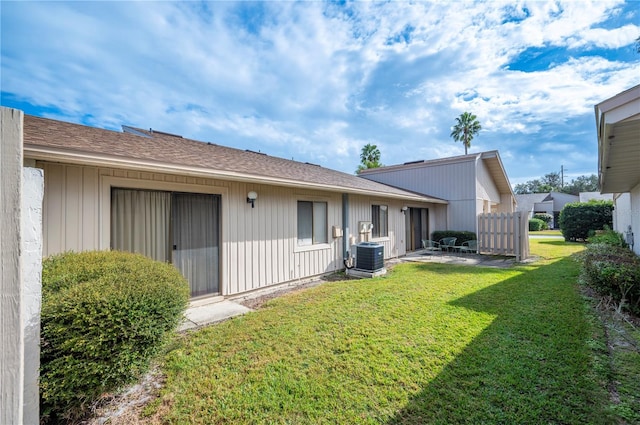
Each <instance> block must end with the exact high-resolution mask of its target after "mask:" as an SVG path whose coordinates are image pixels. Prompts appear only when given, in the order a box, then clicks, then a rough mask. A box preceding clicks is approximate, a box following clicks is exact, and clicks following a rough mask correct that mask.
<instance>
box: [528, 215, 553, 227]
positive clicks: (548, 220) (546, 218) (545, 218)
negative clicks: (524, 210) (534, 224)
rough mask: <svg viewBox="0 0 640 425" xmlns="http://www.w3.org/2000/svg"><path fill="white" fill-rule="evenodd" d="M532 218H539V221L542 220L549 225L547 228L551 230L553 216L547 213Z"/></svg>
mask: <svg viewBox="0 0 640 425" xmlns="http://www.w3.org/2000/svg"><path fill="white" fill-rule="evenodd" d="M532 218H537V219H538V220H542V221H544V222H545V223H546V224H547V228H549V223H551V220H553V215H551V214H547V213H536V214H534V215H533V217H532Z"/></svg>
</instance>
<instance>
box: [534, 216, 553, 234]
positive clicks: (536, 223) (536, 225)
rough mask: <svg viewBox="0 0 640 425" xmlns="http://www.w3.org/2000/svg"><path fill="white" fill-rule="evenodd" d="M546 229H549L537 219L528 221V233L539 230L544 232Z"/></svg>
mask: <svg viewBox="0 0 640 425" xmlns="http://www.w3.org/2000/svg"><path fill="white" fill-rule="evenodd" d="M548 228H549V226H547V223H545V222H544V221H542V220H540V219H539V218H531V219H529V231H530V232H538V231H540V230H546V229H548Z"/></svg>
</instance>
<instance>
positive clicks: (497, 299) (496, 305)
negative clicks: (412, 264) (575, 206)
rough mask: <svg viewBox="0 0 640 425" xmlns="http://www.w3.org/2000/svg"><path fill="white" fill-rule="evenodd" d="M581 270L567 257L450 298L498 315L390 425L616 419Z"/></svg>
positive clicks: (461, 305) (465, 306)
mask: <svg viewBox="0 0 640 425" xmlns="http://www.w3.org/2000/svg"><path fill="white" fill-rule="evenodd" d="M540 243H542V242H540ZM550 243H552V244H556V242H550ZM558 243H559V244H565V242H564V241H562V242H558ZM431 266H432V265H430V267H429V270H430V271H434V269H433V268H432V267H431ZM459 269H460V268H456V272H460V270H459ZM437 272H439V273H447V272H448V271H447V270H446V268H442V269H440V270H437ZM472 272H473V273H474V274H477V273H483V270H482V268H473V270H472ZM492 272H493V273H495V270H492ZM576 275H577V267H576V264H575V261H574V260H573V259H572V258H570V257H567V258H564V259H562V260H559V261H556V262H554V263H551V264H546V265H543V266H540V267H537V268H530V269H527V270H525V271H524V272H523V273H522V274H519V275H517V276H515V277H512V278H509V279H506V280H504V281H502V282H500V283H497V284H495V285H492V286H489V287H487V288H485V289H482V290H480V291H476V292H474V293H472V294H469V295H466V296H464V297H462V298H459V299H457V300H455V301H453V302H451V303H450V304H451V305H452V306H455V307H459V308H463V309H469V310H473V311H478V312H483V313H490V314H492V315H495V319H494V320H493V322H492V323H491V324H490V325H489V326H488V327H487V328H485V329H484V330H483V331H482V332H481V333H480V334H479V335H478V336H477V337H476V338H474V339H473V341H472V342H471V343H470V344H469V345H467V346H466V347H465V348H464V349H463V351H462V352H461V353H460V354H459V355H457V356H456V358H455V359H454V360H453V361H452V362H450V363H448V364H447V365H446V366H445V367H444V368H443V369H442V371H441V372H440V373H439V374H438V376H437V377H435V378H434V379H433V380H431V381H430V382H429V384H428V385H427V386H426V387H425V388H423V389H422V390H421V391H420V392H419V393H417V394H415V395H414V396H413V397H412V399H411V400H410V401H409V402H408V403H407V405H406V406H405V407H404V408H403V409H402V410H401V411H399V412H398V413H397V414H396V415H395V416H394V417H393V418H392V419H391V420H390V421H388V423H389V424H450V423H461V424H462V423H470V424H477V423H484V424H486V423H492V424H493V423H495V424H510V423H518V424H538V423H563V424H585V423H590V424H598V423H612V422H613V421H612V419H611V417H610V416H608V414H607V412H606V411H605V406H606V405H607V397H608V394H607V392H606V388H605V386H604V385H603V384H602V381H603V379H604V378H603V376H601V375H602V374H603V372H602V370H600V372H597V371H598V369H597V368H596V369H594V351H593V350H592V349H591V348H589V343H588V341H590V339H591V338H593V337H594V335H593V332H594V326H593V325H592V324H591V322H590V321H589V320H585V314H587V313H586V312H585V304H584V302H583V300H582V299H581V298H580V296H579V295H578V294H577V291H576V290H575V281H576ZM594 370H596V372H594Z"/></svg>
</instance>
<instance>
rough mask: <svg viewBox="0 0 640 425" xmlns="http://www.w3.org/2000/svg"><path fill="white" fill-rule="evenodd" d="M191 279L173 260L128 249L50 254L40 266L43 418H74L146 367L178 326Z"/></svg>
mask: <svg viewBox="0 0 640 425" xmlns="http://www.w3.org/2000/svg"><path fill="white" fill-rule="evenodd" d="M188 298H189V286H188V283H187V281H186V279H185V278H184V277H183V276H182V275H181V274H180V272H179V271H178V270H177V269H176V268H175V267H173V266H172V265H170V264H166V263H160V262H157V261H153V260H151V259H149V258H147V257H144V256H142V255H138V254H131V253H126V252H116V251H113V252H109V251H93V252H82V253H72V252H69V253H65V254H61V255H57V256H53V257H49V258H47V259H45V260H44V262H43V270H42V315H41V317H42V333H41V335H42V341H41V343H42V349H41V373H40V398H41V414H42V417H43V421H44V422H47V421H52V422H59V421H62V420H67V419H70V418H76V417H78V416H79V415H81V413H82V409H83V408H84V407H86V405H87V404H88V403H90V402H91V401H93V400H95V399H96V398H97V397H99V396H100V395H101V394H103V393H105V392H110V391H114V390H116V389H118V388H119V387H121V386H123V385H125V384H127V383H130V382H132V381H133V380H134V379H136V378H137V377H138V376H139V375H140V374H141V373H142V372H144V371H145V370H146V369H147V367H148V365H149V361H150V360H151V358H152V356H153V355H154V354H156V353H157V352H158V351H159V349H160V348H161V347H162V345H163V343H164V342H166V340H167V336H168V335H170V331H172V330H173V329H175V327H176V325H177V324H178V322H179V320H180V319H181V316H182V313H183V311H184V309H185V308H186V305H187V302H188Z"/></svg>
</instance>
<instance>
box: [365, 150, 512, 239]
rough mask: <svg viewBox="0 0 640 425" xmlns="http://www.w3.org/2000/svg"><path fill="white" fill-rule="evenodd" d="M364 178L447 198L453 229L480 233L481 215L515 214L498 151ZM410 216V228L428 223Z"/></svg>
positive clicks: (385, 169) (418, 164) (403, 167)
mask: <svg viewBox="0 0 640 425" xmlns="http://www.w3.org/2000/svg"><path fill="white" fill-rule="evenodd" d="M360 176H361V177H364V178H365V179H369V180H373V181H376V182H379V183H384V184H388V185H390V186H394V187H399V188H402V189H405V190H409V191H411V192H415V193H420V194H423V195H427V194H429V196H435V197H438V198H441V199H445V200H446V201H447V202H448V203H449V207H448V209H447V210H446V212H447V215H446V226H445V227H446V228H447V229H449V230H466V231H471V232H475V233H477V231H478V214H482V213H503V212H504V213H511V212H514V211H515V206H516V201H515V196H514V194H513V190H512V189H511V184H509V179H508V177H507V174H506V172H505V170H504V167H503V165H502V161H501V159H500V155H499V154H498V151H489V152H481V153H477V154H470V155H462V156H456V157H451V158H443V159H436V160H430V161H414V162H407V163H405V164H401V165H392V166H387V167H380V168H373V169H369V170H364V171H363V172H362V173H360ZM407 217H408V218H407V226H406V227H407V229H416V228H420V226H419V223H420V222H421V221H422V222H424V218H421V217H420V214H419V213H417V212H414V211H413V210H412V211H410V214H408V215H407ZM430 229H431V227H430ZM429 234H430V233H429ZM407 239H408V238H407ZM414 248H415V247H414Z"/></svg>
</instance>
